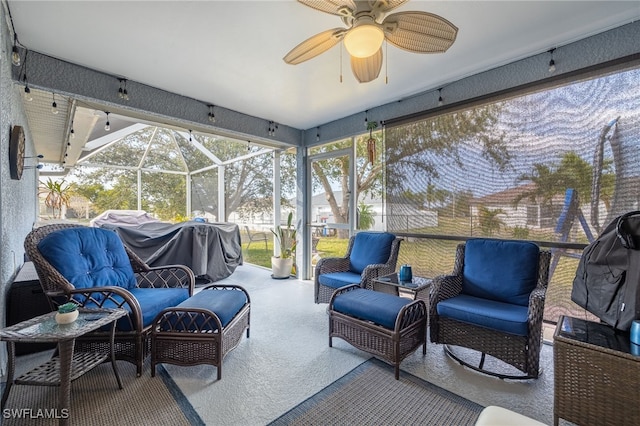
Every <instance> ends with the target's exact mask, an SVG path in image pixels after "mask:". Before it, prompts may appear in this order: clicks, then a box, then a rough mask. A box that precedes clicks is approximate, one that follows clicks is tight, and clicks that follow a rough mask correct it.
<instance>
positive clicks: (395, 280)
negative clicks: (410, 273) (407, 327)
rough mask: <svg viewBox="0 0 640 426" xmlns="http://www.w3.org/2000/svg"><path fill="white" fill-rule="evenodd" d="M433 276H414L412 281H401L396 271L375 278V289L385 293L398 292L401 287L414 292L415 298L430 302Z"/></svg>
mask: <svg viewBox="0 0 640 426" xmlns="http://www.w3.org/2000/svg"><path fill="white" fill-rule="evenodd" d="M431 282H432V279H431V278H426V277H416V276H414V277H413V278H412V280H411V281H400V278H399V277H398V273H397V272H394V273H392V274H389V275H384V276H382V277H378V278H375V279H374V280H373V289H374V290H376V291H381V292H384V293H392V294H396V295H397V294H398V290H399V289H403V290H406V291H408V292H409V293H413V298H414V299H415V300H424V301H425V303H427V306H429V305H428V303H429V288H430V287H431Z"/></svg>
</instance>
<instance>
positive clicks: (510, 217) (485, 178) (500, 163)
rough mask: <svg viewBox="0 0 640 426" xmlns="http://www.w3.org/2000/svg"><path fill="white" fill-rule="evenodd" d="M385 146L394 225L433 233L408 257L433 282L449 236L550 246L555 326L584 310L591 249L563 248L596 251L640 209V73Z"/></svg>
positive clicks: (422, 127)
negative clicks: (579, 288)
mask: <svg viewBox="0 0 640 426" xmlns="http://www.w3.org/2000/svg"><path fill="white" fill-rule="evenodd" d="M385 143H386V154H385V155H386V158H385V161H386V165H385V171H386V182H387V184H386V201H387V218H388V220H387V227H388V229H389V231H391V232H398V233H411V234H427V235H429V236H431V237H430V238H428V239H423V238H409V239H408V240H407V241H405V242H404V243H403V247H402V249H401V253H400V259H399V261H400V262H402V263H410V264H412V266H413V268H414V270H415V271H417V272H418V273H420V274H424V275H427V276H433V275H436V274H443V273H448V272H451V267H452V265H453V259H454V255H455V246H456V244H458V243H459V241H454V240H447V239H446V238H447V237H450V236H455V237H495V238H507V239H524V240H534V241H540V242H542V243H543V245H548V247H546V248H547V249H550V250H552V254H553V258H552V270H551V272H552V275H551V281H550V286H549V291H548V293H547V301H546V312H545V319H546V320H548V321H556V320H557V317H558V315H560V314H571V313H573V314H581V313H583V311H582V309H580V308H578V307H577V306H576V305H574V304H573V303H572V302H571V301H570V293H571V285H572V282H573V277H574V276H575V270H576V267H577V264H578V259H579V256H580V254H581V253H582V250H580V249H578V250H575V249H574V250H569V249H563V248H557V247H553V246H554V243H559V242H566V243H579V244H588V243H589V242H590V241H592V240H593V239H594V238H595V237H597V235H598V233H599V232H600V231H601V230H602V228H603V227H604V226H606V225H607V224H608V223H609V222H610V221H611V220H612V219H613V218H615V217H616V216H618V215H620V214H622V213H624V212H627V211H630V210H636V209H638V207H639V201H640V70H638V69H634V70H630V71H624V72H618V73H615V74H611V75H606V76H602V77H599V78H595V79H591V80H588V81H581V82H577V83H573V84H570V85H565V86H562V87H556V88H553V89H548V90H544V91H539V92H535V93H530V94H528V95H525V96H519V97H515V98H512V99H508V100H502V101H499V102H494V103H488V104H485V105H481V106H475V107H472V108H469V109H464V110H459V111H456V112H451V113H446V114H442V115H438V116H434V117H430V118H426V119H423V120H420V121H416V122H413V123H410V124H404V125H399V126H397V127H388V128H387V129H386V134H385ZM434 235H435V236H440V235H442V236H443V237H442V238H443V239H440V237H433V236H434ZM556 245H557V244H556Z"/></svg>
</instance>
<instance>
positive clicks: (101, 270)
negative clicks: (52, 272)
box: [38, 227, 136, 289]
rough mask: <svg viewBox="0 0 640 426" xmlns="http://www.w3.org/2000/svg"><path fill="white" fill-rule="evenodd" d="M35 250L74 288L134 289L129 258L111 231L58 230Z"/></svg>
mask: <svg viewBox="0 0 640 426" xmlns="http://www.w3.org/2000/svg"><path fill="white" fill-rule="evenodd" d="M38 250H40V253H42V256H43V257H44V258H45V259H46V260H47V261H48V262H49V263H50V264H51V265H52V266H53V267H54V268H56V269H57V270H58V271H59V272H60V274H62V276H63V277H65V278H66V279H67V280H68V281H69V282H70V283H71V284H73V285H74V286H75V288H93V287H103V286H119V287H124V288H126V289H131V288H134V287H135V286H136V278H135V276H134V274H133V269H132V268H131V263H130V262H129V257H128V256H127V253H126V252H125V250H124V246H123V245H122V241H121V240H120V237H118V235H116V233H115V232H113V231H109V230H106V229H101V228H88V227H81V228H70V229H61V230H59V231H55V232H52V233H51V234H49V235H47V236H46V237H44V238H43V239H42V240H41V241H40V243H39V244H38Z"/></svg>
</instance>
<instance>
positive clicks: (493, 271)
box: [462, 238, 540, 306]
mask: <svg viewBox="0 0 640 426" xmlns="http://www.w3.org/2000/svg"><path fill="white" fill-rule="evenodd" d="M465 246H466V247H465V252H464V271H463V280H462V293H464V294H467V295H470V296H475V297H479V298H481V299H490V300H495V301H498V302H504V303H511V304H515V305H521V306H527V305H528V304H529V295H530V294H531V292H532V291H533V289H534V288H535V287H536V285H537V283H538V262H539V256H540V249H539V248H538V246H537V245H536V244H534V243H531V242H527V241H507V240H494V239H483V238H478V239H472V240H468V241H467V242H466V244H465Z"/></svg>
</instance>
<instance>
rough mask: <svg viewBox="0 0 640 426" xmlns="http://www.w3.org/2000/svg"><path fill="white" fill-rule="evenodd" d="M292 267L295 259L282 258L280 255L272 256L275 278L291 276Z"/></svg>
mask: <svg viewBox="0 0 640 426" xmlns="http://www.w3.org/2000/svg"><path fill="white" fill-rule="evenodd" d="M291 268H293V259H292V258H288V259H282V258H280V257H273V256H272V257H271V271H272V272H273V274H272V275H271V276H272V277H273V278H289V277H290V276H291Z"/></svg>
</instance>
